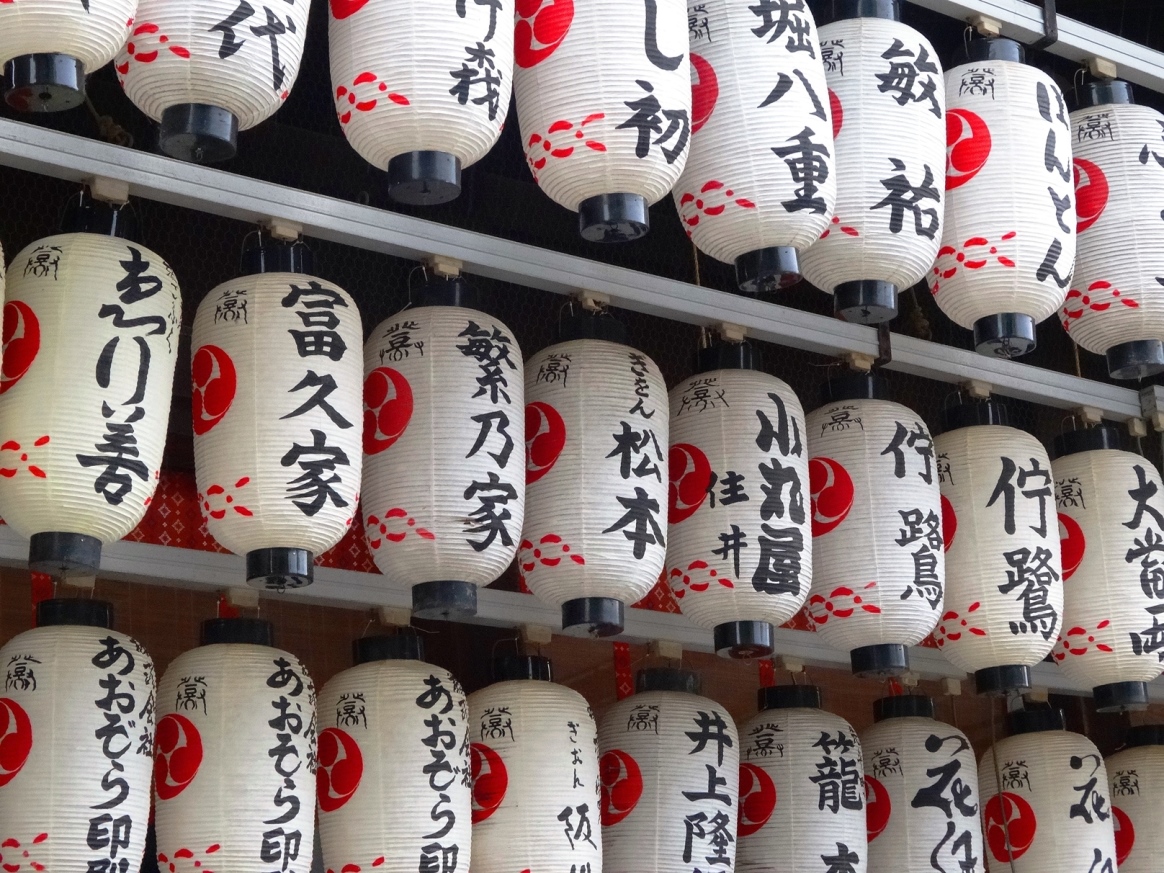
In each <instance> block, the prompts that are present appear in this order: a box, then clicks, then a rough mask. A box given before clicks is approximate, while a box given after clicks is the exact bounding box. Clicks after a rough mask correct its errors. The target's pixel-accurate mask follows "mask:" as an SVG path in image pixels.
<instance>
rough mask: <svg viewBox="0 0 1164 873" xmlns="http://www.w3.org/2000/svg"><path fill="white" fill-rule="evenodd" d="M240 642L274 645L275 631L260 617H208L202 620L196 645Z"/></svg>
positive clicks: (253, 644)
mask: <svg viewBox="0 0 1164 873" xmlns="http://www.w3.org/2000/svg"><path fill="white" fill-rule="evenodd" d="M221 644H236V645H237V644H242V645H248V646H274V645H275V631H274V630H273V628H272V626H271V623H270V622H269V621H267V620H266V619H262V618H208V619H206V621H204V622H202V630H201V632H200V634H199V640H198V645H200V646H216V645H221Z"/></svg>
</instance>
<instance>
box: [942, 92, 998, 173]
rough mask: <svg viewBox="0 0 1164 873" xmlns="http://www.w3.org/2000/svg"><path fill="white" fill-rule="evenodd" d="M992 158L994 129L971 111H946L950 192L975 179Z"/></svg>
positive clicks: (947, 169)
mask: <svg viewBox="0 0 1164 873" xmlns="http://www.w3.org/2000/svg"><path fill="white" fill-rule="evenodd" d="M989 157H990V128H988V127H987V126H986V122H985V121H983V120H982V118H981V116H979V115H977V114H976V113H974V112H971V111H970V110H969V109H951V110H949V111H948V112H946V190H947V191H952V190H954V189H955V188H957V187H959V186H960V185H965V184H966V183H967V182H969V181H970V180H971V179H973V178H974V177H975V176H976V175H977V174H978V171H979V170H981V169H982V168H983V166H985V164H986V160H987V158H989Z"/></svg>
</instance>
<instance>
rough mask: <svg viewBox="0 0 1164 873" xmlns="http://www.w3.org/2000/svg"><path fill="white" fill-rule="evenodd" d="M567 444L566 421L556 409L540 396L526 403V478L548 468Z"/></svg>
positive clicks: (535, 478) (539, 475)
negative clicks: (538, 398) (540, 398)
mask: <svg viewBox="0 0 1164 873" xmlns="http://www.w3.org/2000/svg"><path fill="white" fill-rule="evenodd" d="M565 445H566V422H564V421H563V420H562V416H561V415H560V414H559V413H558V410H556V409H554V407H552V406H550V404H548V403H544V402H542V401H540V400H535V401H534V402H533V403H528V404H526V407H525V482H526V484H527V485H528V484H530V483H531V482H536V481H538V479H540V478H542V476H544V475H546V473H548V472H550V470H551V469H552V468H553V466H554V463H555V462H556V461H557V460H558V455H560V454H562V449H563V447H564V446H565Z"/></svg>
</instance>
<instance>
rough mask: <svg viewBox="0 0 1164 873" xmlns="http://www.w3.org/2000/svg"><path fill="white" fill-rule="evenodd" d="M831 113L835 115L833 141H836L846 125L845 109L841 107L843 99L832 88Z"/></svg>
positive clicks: (830, 95) (830, 89)
mask: <svg viewBox="0 0 1164 873" xmlns="http://www.w3.org/2000/svg"><path fill="white" fill-rule="evenodd" d="M829 111H830V112H832V114H833V139H836V138H837V137H838V136H840V135H841V127H842V126H843V125H844V123H845V109H844V107H843V106H841V98H840V97H838V96H837V92H836V91H834V90H833V89H832V88H829Z"/></svg>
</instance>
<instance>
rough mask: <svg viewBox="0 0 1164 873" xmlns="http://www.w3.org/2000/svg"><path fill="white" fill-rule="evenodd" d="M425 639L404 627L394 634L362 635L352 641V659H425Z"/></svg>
mask: <svg viewBox="0 0 1164 873" xmlns="http://www.w3.org/2000/svg"><path fill="white" fill-rule="evenodd" d="M423 660H424V640H422V639H421V638H420V635H419V634H418V633H417V632H416V631H414V630H413V629H412V628H402V629H401V630H400V631H398V632H397V633H394V634H380V635H379V636H374V637H361V638H360V639H358V640H355V641H354V642H353V643H352V661H353V662H354V663H355V664H356V666H359V665H360V664H370V663H372V662H373V661H423Z"/></svg>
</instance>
